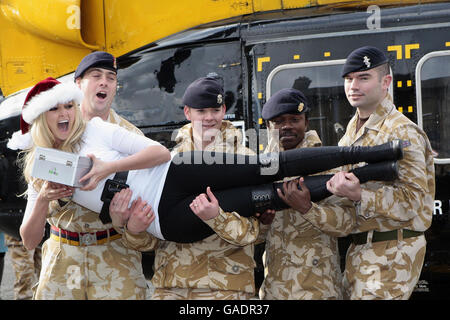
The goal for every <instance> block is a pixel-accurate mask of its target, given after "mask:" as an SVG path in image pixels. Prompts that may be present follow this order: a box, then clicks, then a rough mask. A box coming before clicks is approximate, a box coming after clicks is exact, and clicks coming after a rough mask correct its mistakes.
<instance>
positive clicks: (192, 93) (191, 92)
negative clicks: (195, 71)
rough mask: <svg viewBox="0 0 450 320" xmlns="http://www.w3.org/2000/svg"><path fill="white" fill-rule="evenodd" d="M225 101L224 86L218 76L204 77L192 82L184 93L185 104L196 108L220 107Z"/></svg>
mask: <svg viewBox="0 0 450 320" xmlns="http://www.w3.org/2000/svg"><path fill="white" fill-rule="evenodd" d="M224 103H225V96H224V93H223V87H222V85H221V84H220V81H219V79H217V78H216V77H203V78H199V79H197V80H195V81H194V82H192V83H191V84H190V85H189V86H188V87H187V89H186V91H185V92H184V95H183V105H185V106H188V107H191V108H194V109H203V108H219V107H221V106H222V105H223V104H224Z"/></svg>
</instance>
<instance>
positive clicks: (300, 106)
mask: <svg viewBox="0 0 450 320" xmlns="http://www.w3.org/2000/svg"><path fill="white" fill-rule="evenodd" d="M304 106H305V104H304V103H303V102H300V104H299V105H298V108H297V110H298V112H302V111H303V107H304Z"/></svg>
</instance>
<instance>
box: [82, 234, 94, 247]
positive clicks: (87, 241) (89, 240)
mask: <svg viewBox="0 0 450 320" xmlns="http://www.w3.org/2000/svg"><path fill="white" fill-rule="evenodd" d="M95 242H97V236H96V234H95V233H85V234H83V235H81V237H80V245H85V246H90V245H91V244H93V243H95Z"/></svg>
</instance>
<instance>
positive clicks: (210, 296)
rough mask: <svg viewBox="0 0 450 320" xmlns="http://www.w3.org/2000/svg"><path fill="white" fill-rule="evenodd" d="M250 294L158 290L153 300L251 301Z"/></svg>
mask: <svg viewBox="0 0 450 320" xmlns="http://www.w3.org/2000/svg"><path fill="white" fill-rule="evenodd" d="M254 298H255V296H254V295H252V294H250V293H248V292H240V291H229V290H228V291H227V290H209V289H198V288H156V289H155V291H154V293H153V295H152V298H151V300H250V299H254Z"/></svg>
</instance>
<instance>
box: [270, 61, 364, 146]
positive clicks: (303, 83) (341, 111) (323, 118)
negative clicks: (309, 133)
mask: <svg viewBox="0 0 450 320" xmlns="http://www.w3.org/2000/svg"><path fill="white" fill-rule="evenodd" d="M344 62H345V60H334V61H317V62H306V63H295V64H286V65H281V66H278V67H277V68H275V69H274V70H273V71H272V72H271V73H270V74H269V76H268V78H267V85H266V88H267V99H268V98H269V97H270V95H272V94H274V93H275V92H277V91H278V90H281V89H283V88H296V89H298V90H300V91H302V92H303V93H304V94H305V95H306V97H307V99H308V101H309V104H310V106H311V111H310V114H309V129H313V130H316V131H317V133H318V134H319V136H320V138H321V139H322V142H323V144H324V145H336V144H337V143H338V142H339V140H340V138H341V137H342V135H343V134H344V132H345V128H346V126H347V123H348V121H349V120H350V118H351V117H352V116H353V114H354V111H355V110H354V109H353V108H352V107H351V106H350V104H349V103H348V102H347V98H346V96H345V92H344V80H343V78H342V77H341V71H342V66H343V64H344Z"/></svg>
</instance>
